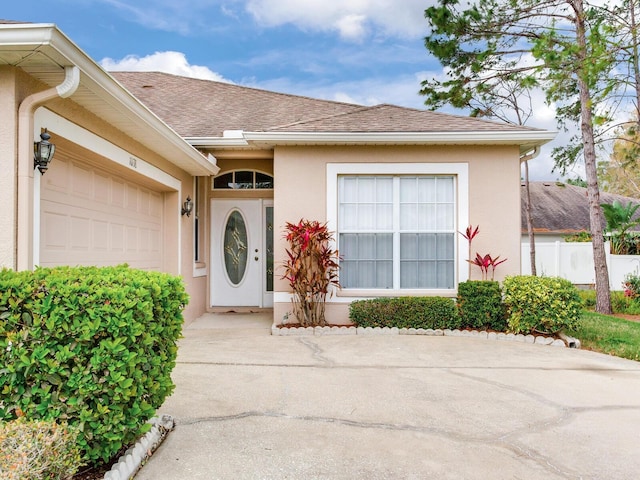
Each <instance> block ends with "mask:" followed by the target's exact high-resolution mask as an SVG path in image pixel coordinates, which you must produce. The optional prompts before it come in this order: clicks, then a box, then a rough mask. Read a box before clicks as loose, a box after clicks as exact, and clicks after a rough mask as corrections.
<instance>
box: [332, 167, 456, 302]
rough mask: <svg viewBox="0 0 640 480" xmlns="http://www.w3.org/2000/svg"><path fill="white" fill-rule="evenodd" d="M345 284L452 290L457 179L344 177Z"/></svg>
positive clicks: (341, 178)
mask: <svg viewBox="0 0 640 480" xmlns="http://www.w3.org/2000/svg"><path fill="white" fill-rule="evenodd" d="M337 186H338V249H339V251H340V256H341V261H340V283H341V285H342V287H343V288H354V289H390V290H404V289H412V290H413V289H452V288H454V286H455V281H456V253H455V252H456V192H455V188H456V182H455V177H454V176H452V175H340V176H339V177H338V185H337Z"/></svg>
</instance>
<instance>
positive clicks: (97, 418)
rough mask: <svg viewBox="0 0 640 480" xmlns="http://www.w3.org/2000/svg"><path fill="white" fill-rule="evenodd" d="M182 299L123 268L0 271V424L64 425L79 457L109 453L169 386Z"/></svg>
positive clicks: (178, 290)
mask: <svg viewBox="0 0 640 480" xmlns="http://www.w3.org/2000/svg"><path fill="white" fill-rule="evenodd" d="M187 301H188V296H187V294H186V293H185V289H184V285H183V283H182V280H181V279H180V278H178V277H174V276H171V275H168V274H164V273H159V272H146V271H140V270H133V269H129V268H128V267H126V266H118V267H105V268H97V267H78V268H70V267H59V268H52V269H45V268H42V269H37V270H36V271H34V272H28V271H25V272H14V271H10V270H2V271H0V421H10V420H13V419H15V418H16V416H17V415H18V413H19V412H20V411H22V412H24V415H25V417H26V418H27V419H45V420H56V421H64V422H67V423H68V424H69V425H70V426H71V427H73V428H77V429H78V431H79V436H78V445H79V447H80V450H81V452H82V457H83V461H84V462H86V463H98V462H103V461H108V460H110V459H111V458H113V457H114V456H115V455H116V454H117V453H118V451H119V450H120V449H121V448H122V447H123V446H124V445H127V444H129V443H130V442H132V441H133V440H135V438H137V437H138V436H139V435H140V434H141V433H143V431H144V429H145V428H147V424H146V422H147V420H149V419H150V418H151V417H152V416H153V415H154V414H155V411H156V409H157V408H158V407H160V406H161V405H162V403H163V402H164V399H165V398H166V397H167V396H168V395H169V394H171V392H172V391H173V389H174V384H173V382H172V380H171V377H170V373H171V371H172V369H173V367H174V366H175V360H176V354H177V340H178V338H179V337H180V335H181V330H182V323H183V318H182V310H183V308H184V306H185V304H186V303H187Z"/></svg>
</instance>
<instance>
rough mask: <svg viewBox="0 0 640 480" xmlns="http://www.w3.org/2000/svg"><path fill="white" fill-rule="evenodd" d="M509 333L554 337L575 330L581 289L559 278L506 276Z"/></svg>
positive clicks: (504, 284) (505, 293)
mask: <svg viewBox="0 0 640 480" xmlns="http://www.w3.org/2000/svg"><path fill="white" fill-rule="evenodd" d="M503 288H504V302H505V304H506V306H507V311H508V315H509V317H508V321H507V325H508V327H509V330H511V331H512V332H514V333H531V332H538V333H545V334H555V333H558V332H561V331H562V330H565V329H574V328H575V327H576V325H577V323H578V321H579V319H580V315H581V311H582V301H581V300H580V296H579V294H578V289H577V288H576V287H575V286H574V285H573V284H572V283H571V282H570V281H569V280H565V279H564V278H559V277H534V276H528V275H522V276H514V277H507V278H505V280H504V283H503Z"/></svg>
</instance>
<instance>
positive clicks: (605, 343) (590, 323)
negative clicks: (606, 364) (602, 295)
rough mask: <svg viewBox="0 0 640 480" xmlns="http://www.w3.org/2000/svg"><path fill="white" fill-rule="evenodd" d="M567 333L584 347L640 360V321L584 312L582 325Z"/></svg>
mask: <svg viewBox="0 0 640 480" xmlns="http://www.w3.org/2000/svg"><path fill="white" fill-rule="evenodd" d="M567 334H568V335H571V336H572V337H576V338H578V339H580V341H581V342H582V348H584V349H587V350H593V351H594V352H601V353H607V354H609V355H615V356H616V357H622V358H628V359H630V360H636V361H640V322H632V321H629V320H623V319H620V318H616V317H612V316H609V315H600V314H599V313H594V312H584V314H583V315H582V320H581V322H580V326H579V327H578V328H577V329H575V330H572V331H568V332H567Z"/></svg>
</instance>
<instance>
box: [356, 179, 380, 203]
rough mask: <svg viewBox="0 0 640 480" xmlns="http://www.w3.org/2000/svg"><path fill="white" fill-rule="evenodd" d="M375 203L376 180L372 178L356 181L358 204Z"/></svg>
mask: <svg viewBox="0 0 640 480" xmlns="http://www.w3.org/2000/svg"><path fill="white" fill-rule="evenodd" d="M375 201H376V179H375V178H374V177H369V178H366V177H365V178H360V179H359V180H358V202H368V203H371V202H375Z"/></svg>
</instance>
